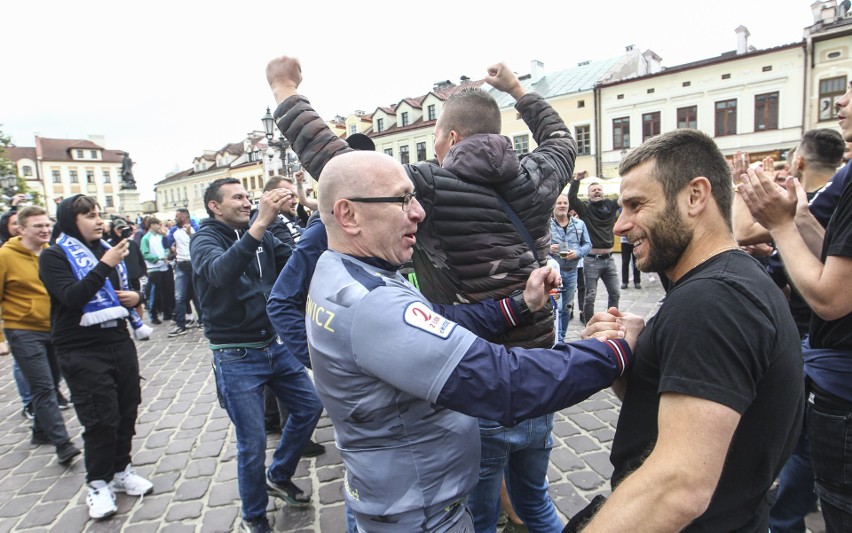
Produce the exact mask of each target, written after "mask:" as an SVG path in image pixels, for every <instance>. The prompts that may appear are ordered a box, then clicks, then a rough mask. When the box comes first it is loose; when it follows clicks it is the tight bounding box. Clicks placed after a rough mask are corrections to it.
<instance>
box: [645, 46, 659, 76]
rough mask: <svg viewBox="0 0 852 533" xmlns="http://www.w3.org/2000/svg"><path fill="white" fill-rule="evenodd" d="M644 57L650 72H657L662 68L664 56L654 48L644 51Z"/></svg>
mask: <svg viewBox="0 0 852 533" xmlns="http://www.w3.org/2000/svg"><path fill="white" fill-rule="evenodd" d="M642 57H644V58H645V63H646V64H647V65H648V67H647V68H648V74H656V73H658V72H660V70H662V65H661V62H662V60H663V58H662V57H660V56H658V55H657V54H655V53H654V52H653V51H652V50H645V51H644V52H642Z"/></svg>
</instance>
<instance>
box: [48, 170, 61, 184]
mask: <svg viewBox="0 0 852 533" xmlns="http://www.w3.org/2000/svg"><path fill="white" fill-rule="evenodd" d="M50 175H51V176H53V183H62V175H61V174H60V173H59V171H58V170H51V171H50Z"/></svg>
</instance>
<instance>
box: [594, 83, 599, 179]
mask: <svg viewBox="0 0 852 533" xmlns="http://www.w3.org/2000/svg"><path fill="white" fill-rule="evenodd" d="M594 90H595V93H594V94H595V176H600V175H601V121H600V109H601V89H600V86H599V85H598V84H597V83H596V84H595V89H594Z"/></svg>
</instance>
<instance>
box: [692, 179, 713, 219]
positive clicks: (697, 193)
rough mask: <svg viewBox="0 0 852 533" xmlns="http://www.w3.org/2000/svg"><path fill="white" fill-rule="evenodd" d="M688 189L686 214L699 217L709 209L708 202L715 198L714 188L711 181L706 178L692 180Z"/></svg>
mask: <svg viewBox="0 0 852 533" xmlns="http://www.w3.org/2000/svg"><path fill="white" fill-rule="evenodd" d="M686 189H687V204H686V212H687V213H688V214H689V216H692V217H694V216H698V215H699V214H701V213H702V212H703V211H704V210H705V209H706V208H707V202H708V201H709V200H710V197H711V196H713V187H712V186H711V185H710V180H708V179H707V178H705V177H704V176H698V177H695V178H692V180H691V181H690V182H689V184H688V185H687V186H686Z"/></svg>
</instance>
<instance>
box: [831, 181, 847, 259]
mask: <svg viewBox="0 0 852 533" xmlns="http://www.w3.org/2000/svg"><path fill="white" fill-rule="evenodd" d="M828 233H829V234H830V236H829V235H827V236H826V241H827V242H826V246H827V248H826V250H825V252H826V255H827V256H828V255H840V256H844V257H850V256H852V192H850V191H846V192H845V193H844V195H843V198H842V199H841V201H840V203H839V204H838V206H837V211H836V212H835V214H834V218H833V219H832V220H831V224H830V230H829V232H828Z"/></svg>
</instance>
